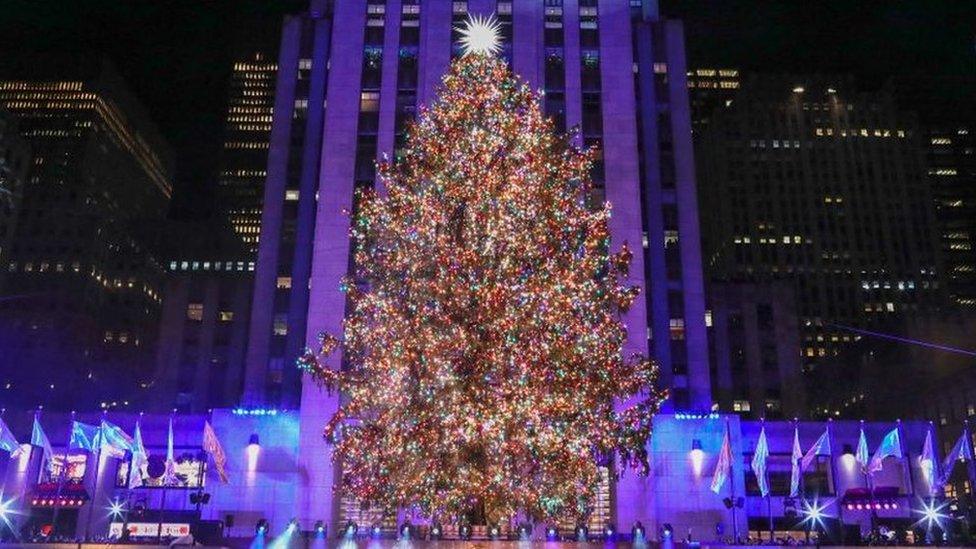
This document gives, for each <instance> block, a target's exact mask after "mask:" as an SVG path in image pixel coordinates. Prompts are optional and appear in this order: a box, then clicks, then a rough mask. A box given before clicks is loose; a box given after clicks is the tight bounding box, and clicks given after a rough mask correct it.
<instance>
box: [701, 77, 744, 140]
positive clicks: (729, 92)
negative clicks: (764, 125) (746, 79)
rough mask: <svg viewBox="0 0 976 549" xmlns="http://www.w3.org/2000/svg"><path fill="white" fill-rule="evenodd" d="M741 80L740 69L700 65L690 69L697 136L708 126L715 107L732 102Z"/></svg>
mask: <svg viewBox="0 0 976 549" xmlns="http://www.w3.org/2000/svg"><path fill="white" fill-rule="evenodd" d="M741 80H742V75H740V74H739V69H733V68H728V67H725V68H718V69H713V68H707V67H698V68H694V69H689V70H688V97H689V100H690V101H691V129H692V133H694V134H695V136H697V135H699V134H700V133H701V132H702V131H704V129H705V127H706V126H708V122H709V120H711V116H712V113H713V112H714V111H715V109H717V108H719V107H725V106H727V105H729V104H731V102H732V100H733V99H734V98H735V94H737V93H738V92H739V85H740V84H741Z"/></svg>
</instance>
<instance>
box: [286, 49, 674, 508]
mask: <svg viewBox="0 0 976 549" xmlns="http://www.w3.org/2000/svg"><path fill="white" fill-rule="evenodd" d="M539 102H540V99H539V96H538V95H537V94H536V93H534V92H533V91H532V90H531V89H530V88H529V87H528V86H527V85H526V84H524V83H523V82H521V81H519V80H518V79H517V78H516V77H515V76H513V75H512V73H511V72H510V71H509V69H508V67H507V66H506V65H505V63H504V62H502V61H501V60H499V59H498V58H496V57H494V56H492V55H490V54H486V53H472V54H470V55H467V56H464V57H461V58H459V59H457V60H455V61H454V62H453V63H452V64H451V67H450V70H449V72H448V74H447V75H446V76H445V77H444V81H443V88H442V89H441V91H440V98H439V100H438V101H437V102H436V103H435V104H434V105H433V106H432V108H430V109H426V110H422V111H421V113H420V116H419V118H418V121H417V122H416V123H415V124H414V125H413V126H412V127H411V128H410V129H409V132H408V140H407V143H406V147H405V148H404V149H403V152H402V154H401V155H400V156H399V158H397V159H396V160H395V162H386V163H382V164H381V165H380V166H379V173H380V177H381V179H382V181H383V182H384V184H385V187H386V189H387V194H386V196H381V195H379V194H377V193H375V192H373V191H368V192H363V193H360V194H358V195H357V197H356V208H355V210H356V211H355V212H354V213H353V223H352V227H351V236H352V238H353V240H354V242H355V271H354V272H355V276H354V277H349V278H347V279H345V280H343V282H342V288H343V290H344V291H345V292H347V295H348V299H349V307H348V311H349V314H348V315H347V318H346V320H345V322H344V333H343V336H342V339H341V341H340V340H339V339H337V338H336V337H334V336H331V335H325V336H323V337H322V338H321V347H320V348H319V349H318V350H315V351H313V350H307V351H306V353H305V354H304V356H303V357H302V358H301V359H299V364H298V365H299V367H300V368H302V369H303V370H305V371H306V372H307V373H309V374H311V376H312V377H313V379H315V380H316V381H318V382H320V383H322V384H324V385H325V386H327V387H328V388H330V390H331V389H337V390H338V391H340V392H341V393H342V395H343V400H342V406H341V408H340V409H339V411H338V412H337V413H336V414H335V416H334V417H333V418H331V420H330V421H329V423H328V425H327V427H326V429H325V435H326V437H327V438H328V439H329V440H330V441H333V442H334V443H335V444H336V452H335V459H336V460H337V463H342V465H343V470H344V475H343V476H342V489H344V490H347V491H348V492H347V493H352V494H354V495H355V496H356V497H358V498H359V499H360V501H363V502H369V503H370V504H373V505H378V506H380V507H381V508H384V509H387V510H392V509H396V508H397V507H412V508H414V509H417V510H419V511H420V512H422V513H424V514H425V515H427V516H430V517H432V518H434V519H435V520H440V521H453V520H456V519H457V518H458V517H460V516H462V515H464V514H465V513H468V512H470V511H471V510H472V509H476V508H477V509H480V510H483V512H484V515H485V517H486V518H487V520H488V521H489V523H490V524H491V523H498V522H500V521H503V520H507V519H509V518H511V517H513V516H514V515H515V514H516V513H517V512H519V511H522V512H525V513H528V514H529V515H531V516H534V517H537V518H540V519H550V520H551V519H557V518H567V517H573V518H581V517H584V516H585V515H586V514H587V513H588V512H589V511H590V509H591V507H592V505H593V503H594V498H595V490H596V487H597V485H598V482H599V478H600V475H599V466H600V465H601V464H603V465H609V464H611V463H612V462H613V461H614V458H615V457H616V459H617V460H619V468H618V469H617V470H618V471H620V470H622V469H623V468H625V467H635V468H638V469H641V470H642V471H643V472H646V468H647V451H646V446H647V442H648V438H649V436H650V432H651V423H652V418H653V416H654V414H655V413H657V411H658V409H659V407H660V404H661V402H662V401H663V400H664V398H666V394H665V393H664V392H663V391H658V390H657V389H655V380H656V378H657V373H658V369H657V366H656V365H655V364H654V363H653V362H652V361H651V360H649V359H648V358H646V357H643V356H632V357H624V356H623V354H622V346H623V344H624V341H625V339H626V335H627V334H626V327H625V326H624V325H623V324H622V323H621V321H620V315H621V313H622V312H624V311H626V310H627V308H628V307H629V306H630V305H631V303H633V301H634V298H635V297H636V296H637V294H638V292H639V289H638V288H633V287H625V286H622V285H621V284H620V279H621V278H622V277H624V276H625V275H626V273H627V271H628V269H629V264H630V259H631V255H632V254H631V252H630V250H628V249H627V247H626V245H624V246H621V248H620V250H619V251H617V252H611V241H610V230H609V226H608V220H609V218H610V215H611V208H610V205H609V204H596V205H593V204H591V200H590V196H591V187H592V185H591V181H590V178H589V171H590V167H591V164H592V161H593V158H594V154H595V152H594V151H593V150H580V149H578V148H576V147H574V146H572V145H570V139H569V137H568V136H557V135H556V134H555V132H554V131H553V126H552V123H551V122H550V121H549V120H548V119H547V118H546V117H545V116H544V114H543V112H542V109H541V108H540V103H539ZM312 306H313V307H314V304H313V305H312ZM338 350H341V352H342V354H343V355H344V357H343V358H344V360H343V364H344V366H343V367H342V368H339V367H338V366H337V365H338V363H339V360H338V357H337V356H336V355H338V354H339V353H337V352H336V351H338ZM635 397H636V398H635ZM625 399H626V400H627V402H628V403H631V404H630V405H629V406H628V407H622V405H621V404H620V403H621V402H623V401H624V400H625ZM615 403H616V406H617V407H616V408H615ZM621 408H622V409H621Z"/></svg>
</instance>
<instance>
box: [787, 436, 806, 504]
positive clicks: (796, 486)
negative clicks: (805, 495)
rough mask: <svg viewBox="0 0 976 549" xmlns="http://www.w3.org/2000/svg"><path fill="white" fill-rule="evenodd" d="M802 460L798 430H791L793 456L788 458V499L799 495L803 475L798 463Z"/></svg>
mask: <svg viewBox="0 0 976 549" xmlns="http://www.w3.org/2000/svg"><path fill="white" fill-rule="evenodd" d="M802 460H803V450H801V449H800V429H799V428H797V427H794V428H793V454H792V455H791V456H790V464H791V467H790V497H791V498H795V497H797V496H799V495H800V483H801V482H802V481H803V473H802V471H801V470H800V462H801V461H802Z"/></svg>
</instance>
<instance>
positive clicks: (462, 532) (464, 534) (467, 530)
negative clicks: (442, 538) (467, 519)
mask: <svg viewBox="0 0 976 549" xmlns="http://www.w3.org/2000/svg"><path fill="white" fill-rule="evenodd" d="M458 537H460V538H461V539H471V526H469V525H467V524H462V525H461V527H460V528H458Z"/></svg>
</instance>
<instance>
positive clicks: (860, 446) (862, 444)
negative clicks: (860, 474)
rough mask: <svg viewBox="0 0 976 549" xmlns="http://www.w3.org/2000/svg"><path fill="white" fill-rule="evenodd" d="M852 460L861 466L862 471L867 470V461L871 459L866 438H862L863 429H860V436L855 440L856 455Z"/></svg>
mask: <svg viewBox="0 0 976 549" xmlns="http://www.w3.org/2000/svg"><path fill="white" fill-rule="evenodd" d="M854 459H855V461H857V462H858V463H860V464H861V468H862V469H865V470H866V469H867V467H868V460H869V459H871V458H870V455H869V452H868V438H867V437H866V436H864V427H861V435H860V437H858V439H857V453H856V454H854Z"/></svg>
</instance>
